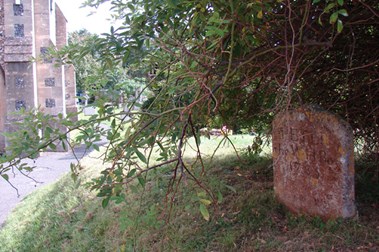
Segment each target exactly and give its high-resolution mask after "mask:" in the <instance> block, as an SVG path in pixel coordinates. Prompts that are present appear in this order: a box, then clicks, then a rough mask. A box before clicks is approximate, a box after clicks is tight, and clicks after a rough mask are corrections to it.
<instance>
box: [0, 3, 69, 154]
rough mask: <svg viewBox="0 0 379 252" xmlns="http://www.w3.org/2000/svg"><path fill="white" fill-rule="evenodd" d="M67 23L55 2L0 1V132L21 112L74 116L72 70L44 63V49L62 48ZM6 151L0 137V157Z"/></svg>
mask: <svg viewBox="0 0 379 252" xmlns="http://www.w3.org/2000/svg"><path fill="white" fill-rule="evenodd" d="M66 24H67V20H66V18H65V17H64V15H63V13H62V11H61V10H60V9H59V6H58V5H57V4H56V3H55V1H54V0H0V132H9V131H12V130H13V129H12V122H14V121H15V120H19V119H18V118H16V117H15V116H14V115H13V112H15V111H18V110H20V109H22V108H25V109H32V108H40V110H42V111H43V112H45V113H47V114H51V115H58V114H59V113H62V114H63V115H66V114H67V113H68V112H74V111H76V102H75V72H74V68H73V66H57V65H56V64H55V63H54V61H53V60H51V59H49V58H47V57H45V58H44V55H46V53H47V52H48V48H50V47H56V48H58V49H59V48H61V47H63V46H64V45H66V43H67V30H66ZM33 58H34V59H40V60H31V59H33ZM5 146H6V139H5V138H4V137H3V136H0V152H1V151H2V150H4V148H5Z"/></svg>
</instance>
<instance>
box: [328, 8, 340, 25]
mask: <svg viewBox="0 0 379 252" xmlns="http://www.w3.org/2000/svg"><path fill="white" fill-rule="evenodd" d="M337 18H338V12H337V11H336V12H334V13H333V14H332V15H330V19H329V23H331V24H334V23H335V22H336V21H337Z"/></svg>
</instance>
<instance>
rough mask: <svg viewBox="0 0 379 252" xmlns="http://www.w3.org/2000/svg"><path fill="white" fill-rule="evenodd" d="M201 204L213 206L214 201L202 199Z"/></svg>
mask: <svg viewBox="0 0 379 252" xmlns="http://www.w3.org/2000/svg"><path fill="white" fill-rule="evenodd" d="M200 202H201V203H202V204H203V205H206V206H209V205H210V204H212V201H210V200H207V199H200Z"/></svg>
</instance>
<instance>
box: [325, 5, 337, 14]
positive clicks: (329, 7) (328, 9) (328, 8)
mask: <svg viewBox="0 0 379 252" xmlns="http://www.w3.org/2000/svg"><path fill="white" fill-rule="evenodd" d="M334 6H336V4H335V3H330V4H328V5H327V6H326V8H325V9H324V12H325V13H328V12H329V11H330V10H331V9H333V8H334Z"/></svg>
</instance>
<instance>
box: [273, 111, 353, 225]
mask: <svg viewBox="0 0 379 252" xmlns="http://www.w3.org/2000/svg"><path fill="white" fill-rule="evenodd" d="M272 138H273V139H272V142H273V162H274V189H275V195H276V197H277V199H278V200H279V201H280V202H282V203H283V204H284V205H285V206H286V207H287V208H289V209H290V210H291V211H292V212H294V213H298V214H306V215H311V216H320V217H321V218H323V219H334V218H338V217H343V218H348V217H353V216H355V215H356V208H355V203H354V200H355V195H354V147H353V133H352V129H351V127H350V126H349V124H348V123H346V122H345V121H343V120H342V119H340V118H339V117H337V116H335V115H333V114H331V113H329V112H326V111H322V110H318V109H315V108H310V107H307V108H300V109H297V110H293V111H288V112H284V113H281V114H279V115H277V116H276V118H275V120H274V122H273V135H272Z"/></svg>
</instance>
